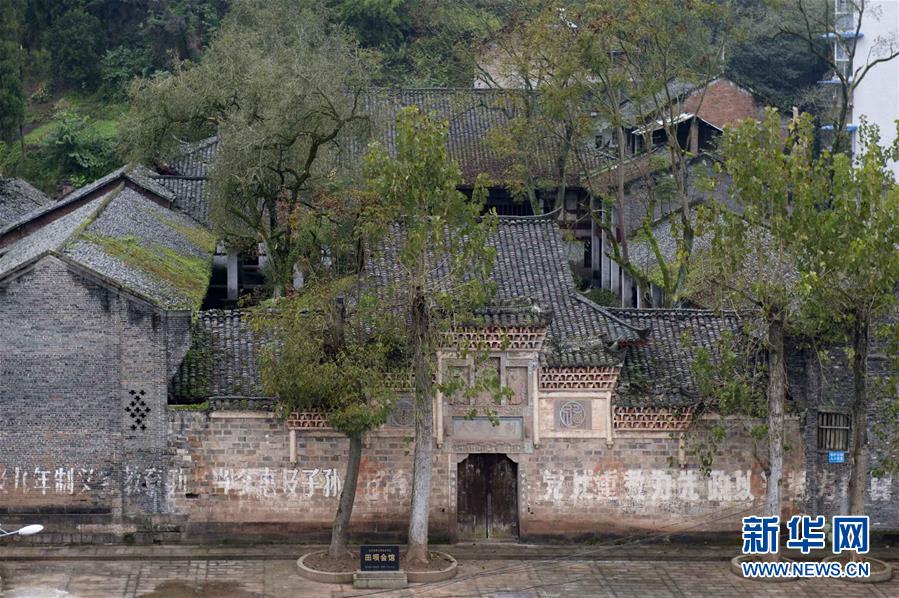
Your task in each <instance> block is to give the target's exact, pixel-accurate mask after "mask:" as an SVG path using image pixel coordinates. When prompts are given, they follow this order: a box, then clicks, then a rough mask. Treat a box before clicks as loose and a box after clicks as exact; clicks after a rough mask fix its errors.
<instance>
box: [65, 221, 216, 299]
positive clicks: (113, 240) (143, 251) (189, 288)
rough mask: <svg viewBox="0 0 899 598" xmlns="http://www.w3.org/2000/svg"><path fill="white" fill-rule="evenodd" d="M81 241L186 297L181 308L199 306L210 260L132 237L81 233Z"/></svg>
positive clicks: (204, 290) (209, 273)
mask: <svg viewBox="0 0 899 598" xmlns="http://www.w3.org/2000/svg"><path fill="white" fill-rule="evenodd" d="M83 237H84V239H85V240H87V241H90V242H91V243H96V244H97V245H99V246H100V247H102V248H103V251H105V252H106V253H107V254H109V255H110V256H112V257H115V258H118V259H120V260H122V261H123V262H124V263H125V264H127V265H129V266H132V267H134V268H138V269H140V270H142V271H144V272H146V273H147V274H149V275H150V276H152V277H154V278H156V279H158V280H160V281H163V282H165V283H167V284H169V285H170V286H172V287H173V288H174V289H175V290H177V291H179V292H181V293H183V294H184V295H186V296H187V301H186V302H185V303H183V304H182V305H179V306H177V307H180V308H182V309H193V310H195V309H199V308H200V305H201V304H202V303H203V297H205V296H206V287H207V285H208V284H209V276H210V275H211V272H212V263H211V261H210V260H204V259H202V258H200V257H196V256H193V255H183V254H181V253H178V252H177V251H174V250H173V249H171V248H169V247H163V246H161V245H153V244H147V243H146V242H144V241H141V240H140V239H138V238H136V237H131V236H126V237H103V236H98V235H92V234H88V233H84V234H83Z"/></svg>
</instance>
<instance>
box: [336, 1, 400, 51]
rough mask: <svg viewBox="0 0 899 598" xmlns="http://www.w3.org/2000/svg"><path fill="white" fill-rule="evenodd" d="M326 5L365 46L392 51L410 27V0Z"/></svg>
mask: <svg viewBox="0 0 899 598" xmlns="http://www.w3.org/2000/svg"><path fill="white" fill-rule="evenodd" d="M329 4H330V5H331V6H333V8H334V12H335V15H336V18H337V19H338V20H340V21H341V22H343V23H345V24H346V25H347V26H349V27H350V28H351V29H352V30H353V32H355V34H356V36H357V37H358V38H359V41H360V42H361V43H362V45H364V46H368V47H376V48H379V49H381V50H395V49H396V48H397V47H398V46H399V45H400V44H402V43H403V41H405V37H406V35H407V33H408V32H409V30H410V29H411V28H412V21H411V15H410V14H409V10H410V4H412V2H410V1H409V0H332V1H331V2H329Z"/></svg>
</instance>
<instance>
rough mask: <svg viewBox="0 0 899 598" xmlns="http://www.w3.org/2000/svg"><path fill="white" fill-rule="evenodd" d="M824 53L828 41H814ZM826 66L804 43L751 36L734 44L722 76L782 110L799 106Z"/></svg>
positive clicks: (820, 77)
mask: <svg viewBox="0 0 899 598" xmlns="http://www.w3.org/2000/svg"><path fill="white" fill-rule="evenodd" d="M816 43H817V44H818V45H820V46H822V48H821V51H822V53H823V52H826V51H827V50H826V48H825V47H824V46H826V45H827V41H826V40H824V39H823V38H820V39H818V40H816ZM826 70H827V63H826V62H824V61H823V60H822V59H821V58H820V57H819V56H818V55H817V54H815V53H813V52H810V51H809V49H808V44H807V43H806V42H805V41H803V40H798V39H796V38H791V37H784V36H780V37H770V36H769V35H767V34H760V35H758V36H753V37H752V38H750V39H747V40H744V41H741V42H740V43H738V44H736V45H735V46H734V47H733V48H732V49H731V50H730V52H729V55H728V60H727V65H726V67H725V73H726V74H727V76H728V77H730V78H731V79H733V80H734V81H736V82H737V83H739V84H740V85H743V86H745V87H747V88H749V89H751V90H753V91H755V92H756V93H758V94H760V95H761V96H762V97H763V98H765V99H766V100H767V101H768V102H769V103H770V104H771V105H773V106H777V107H778V108H781V109H783V110H789V109H790V108H791V107H792V106H796V105H799V104H800V103H801V102H802V101H803V97H802V95H801V94H802V93H803V92H804V91H806V90H807V89H808V88H810V87H813V86H815V85H817V83H818V81H820V80H821V79H822V78H823V76H824V73H825V71H826Z"/></svg>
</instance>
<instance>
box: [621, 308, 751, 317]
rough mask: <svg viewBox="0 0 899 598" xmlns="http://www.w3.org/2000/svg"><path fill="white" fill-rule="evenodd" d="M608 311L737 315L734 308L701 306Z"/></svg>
mask: <svg viewBox="0 0 899 598" xmlns="http://www.w3.org/2000/svg"><path fill="white" fill-rule="evenodd" d="M605 309H607V310H609V311H610V312H616V313H618V312H620V313H622V314H640V313H645V314H647V315H653V314H656V315H661V314H666V313H674V314H684V315H705V316H722V315H732V316H738V315H739V312H738V311H737V310H734V309H702V308H692V307H691V308H682V307H607V308H605Z"/></svg>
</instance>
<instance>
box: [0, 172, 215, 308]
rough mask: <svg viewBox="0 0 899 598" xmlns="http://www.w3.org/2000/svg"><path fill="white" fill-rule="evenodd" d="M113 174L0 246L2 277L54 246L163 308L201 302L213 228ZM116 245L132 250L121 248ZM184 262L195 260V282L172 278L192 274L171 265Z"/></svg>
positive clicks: (61, 253)
mask: <svg viewBox="0 0 899 598" xmlns="http://www.w3.org/2000/svg"><path fill="white" fill-rule="evenodd" d="M113 174H114V175H116V176H113V175H110V176H108V177H104V178H103V179H101V181H103V182H102V183H95V184H92V185H90V186H89V187H90V188H91V191H90V192H93V191H98V193H100V194H99V195H98V196H97V197H95V198H93V199H90V200H89V201H88V202H87V203H85V204H84V205H82V206H79V207H78V208H76V209H74V210H73V211H71V212H69V213H68V214H65V215H63V216H60V217H59V218H57V219H55V220H52V221H50V222H48V223H46V224H44V225H42V226H40V227H39V228H36V229H35V230H32V231H30V232H29V234H27V235H26V236H24V237H22V238H21V239H18V240H17V241H15V242H13V243H11V244H10V245H8V246H6V247H4V248H2V249H0V278H2V277H5V276H6V275H8V274H10V273H12V272H13V271H14V270H16V269H18V268H20V267H22V266H24V265H26V264H28V263H29V262H30V261H32V260H34V259H35V258H38V257H40V256H41V255H42V254H54V255H57V256H60V257H62V258H64V259H66V260H68V261H70V262H72V263H74V264H77V265H78V266H80V267H82V268H85V269H86V270H89V271H91V272H92V273H94V274H96V275H98V276H99V277H100V278H102V279H106V280H107V281H109V282H111V283H114V284H115V285H117V286H120V287H123V288H125V289H127V290H129V291H131V292H132V293H134V294H135V295H137V296H140V297H142V298H143V299H145V300H147V301H150V302H151V303H154V304H155V305H158V306H159V307H162V308H164V309H190V308H193V309H197V308H199V301H198V300H197V296H198V295H199V298H200V299H202V295H203V294H204V292H205V288H206V284H208V273H207V275H206V277H205V278H203V277H202V276H201V274H202V272H200V271H201V270H202V264H204V263H205V264H211V253H210V250H211V248H210V247H209V245H211V239H212V237H211V235H209V234H208V232H206V231H204V230H203V229H202V228H201V227H200V226H199V225H198V224H197V223H195V222H194V221H193V220H191V219H190V218H188V217H186V216H184V215H183V214H179V213H177V212H174V211H172V210H169V209H167V208H165V207H162V206H160V205H159V204H158V203H156V201H154V200H153V199H150V196H149V195H147V191H145V190H144V189H143V188H141V189H136V188H133V187H130V186H127V185H126V184H125V183H124V182H119V180H120V179H119V176H120V175H121V174H122V173H121V172H119V171H117V173H113ZM128 179H129V180H130V176H129V177H128ZM103 185H105V189H104V186H103ZM206 241H209V242H208V243H207V242H206ZM116 244H118V245H116ZM201 244H202V245H205V246H201ZM116 246H121V247H125V248H128V250H129V251H130V253H128V254H127V255H126V254H123V253H118V252H116V251H114V250H113V249H112V248H113V247H116ZM154 254H156V257H155V259H154V257H153V255H154ZM182 266H183V267H184V268H185V270H187V269H190V268H194V267H195V268H194V269H191V270H190V272H192V273H193V274H194V275H195V277H196V278H197V280H196V281H195V282H196V288H190V289H187V288H186V287H184V286H181V285H178V284H175V283H174V282H172V281H185V280H192V279H190V278H188V276H189V275H188V273H187V272H171V269H172V268H180V267H182ZM167 274H171V276H168V277H167V276H166V275H167ZM201 278H202V280H200V279H201Z"/></svg>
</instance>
